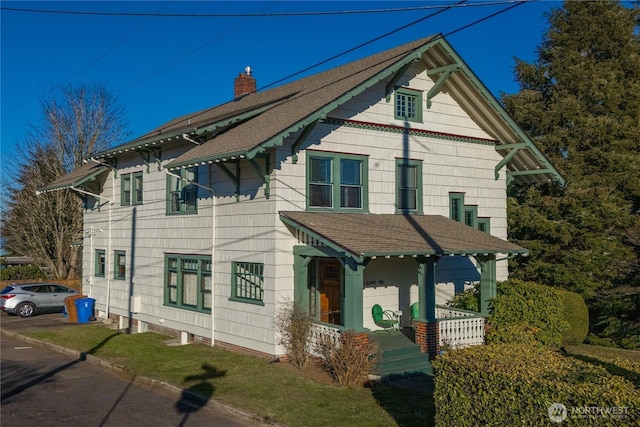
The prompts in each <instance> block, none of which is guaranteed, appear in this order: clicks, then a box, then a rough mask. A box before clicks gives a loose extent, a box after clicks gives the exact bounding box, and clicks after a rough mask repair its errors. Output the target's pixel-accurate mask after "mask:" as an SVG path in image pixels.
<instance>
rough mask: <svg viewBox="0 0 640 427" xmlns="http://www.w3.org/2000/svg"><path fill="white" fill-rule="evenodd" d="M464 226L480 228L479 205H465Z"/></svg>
mask: <svg viewBox="0 0 640 427" xmlns="http://www.w3.org/2000/svg"><path fill="white" fill-rule="evenodd" d="M464 224H465V225H468V226H469V227H471V228H478V206H477V205H464Z"/></svg>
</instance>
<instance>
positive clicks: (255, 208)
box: [42, 35, 563, 356]
mask: <svg viewBox="0 0 640 427" xmlns="http://www.w3.org/2000/svg"><path fill="white" fill-rule="evenodd" d="M250 74H251V73H250V70H247V72H246V73H244V74H240V75H239V76H238V77H237V78H236V81H235V90H236V97H235V99H233V100H231V101H229V102H227V103H225V104H222V105H219V106H216V107H212V108H209V109H206V110H203V111H199V112H196V113H193V114H188V115H185V116H183V117H179V118H177V119H175V120H173V121H170V122H168V123H165V124H163V125H161V126H159V127H157V128H156V129H154V130H152V131H151V132H149V133H147V134H146V135H143V136H141V137H139V138H136V139H134V140H133V141H130V142H127V143H124V144H122V145H118V146H114V147H113V148H110V149H108V150H106V151H103V152H100V153H95V154H94V155H93V156H92V157H91V158H89V159H87V162H86V164H85V165H84V166H83V167H81V168H79V169H77V170H76V171H73V172H72V173H70V174H69V175H67V176H65V177H63V178H61V179H60V180H58V181H56V182H54V183H51V184H50V185H48V186H47V187H45V188H43V189H42V191H54V190H62V189H72V190H75V191H77V192H78V193H79V194H80V195H82V196H83V198H84V203H85V207H86V211H85V216H84V225H85V230H86V231H87V234H86V237H85V239H84V251H83V290H84V293H85V294H87V295H89V296H91V297H92V298H95V300H96V310H97V312H98V315H99V316H100V317H103V318H112V319H115V320H117V321H118V322H120V325H121V327H123V328H124V327H130V328H132V329H133V330H134V331H146V330H156V331H163V332H166V333H171V334H174V335H176V336H179V337H180V338H181V340H182V342H189V341H190V340H196V341H198V340H199V341H203V342H206V343H210V344H211V345H214V344H215V345H222V346H227V347H235V348H243V349H246V350H249V351H252V352H257V353H260V354H265V355H270V356H276V355H280V354H281V353H282V352H283V350H282V348H281V347H280V346H279V345H278V344H277V343H278V337H277V331H276V328H275V327H274V318H275V316H276V313H277V312H278V311H279V309H280V308H281V307H283V304H287V303H288V302H289V301H291V300H296V301H298V302H300V303H302V304H303V306H304V307H307V308H308V310H309V313H310V314H311V315H312V316H314V318H315V319H316V321H317V324H318V325H319V327H321V328H324V330H335V331H339V330H354V331H356V332H357V333H362V334H366V333H367V332H368V331H375V330H378V329H380V326H378V325H377V324H376V322H375V321H374V318H373V316H372V308H373V307H374V306H375V305H379V306H381V307H382V308H384V309H385V310H391V311H393V312H396V313H397V314H398V315H400V316H399V318H398V320H399V324H400V326H403V327H410V326H413V327H414V329H415V341H416V342H417V343H418V344H419V345H420V347H421V348H422V350H423V351H424V352H429V351H430V352H432V353H433V352H434V351H435V350H436V349H437V346H438V345H441V344H442V335H443V333H444V332H443V330H442V329H441V327H442V325H444V324H445V320H443V316H447V315H451V313H450V312H447V311H446V310H443V309H442V310H441V309H439V307H438V304H443V303H444V302H446V301H447V300H449V299H450V298H451V297H452V296H453V295H454V294H455V293H456V292H460V291H462V290H463V289H465V287H467V286H470V285H473V284H476V283H479V284H480V307H481V314H487V313H488V310H489V306H488V302H489V300H490V298H492V297H493V296H494V295H495V289H496V288H495V285H496V281H497V280H504V279H506V278H507V275H508V272H507V259H508V258H509V257H513V256H518V255H526V253H527V250H526V249H525V248H521V247H519V246H517V245H514V244H512V243H509V242H508V241H506V238H507V207H506V199H507V197H506V189H507V186H508V184H509V183H510V182H511V181H512V180H516V181H519V182H523V183H538V182H545V181H556V182H559V183H560V184H562V183H563V179H562V177H561V176H560V174H559V173H558V172H557V171H556V169H555V168H554V167H553V165H551V164H550V162H549V161H548V159H547V158H546V157H545V156H544V155H543V154H542V153H541V152H540V151H539V150H538V149H537V148H536V146H535V145H534V143H533V142H532V141H531V139H530V138H529V137H528V136H527V135H526V134H525V133H524V132H523V131H522V130H521V129H520V128H519V127H518V125H517V124H516V123H515V122H514V121H513V120H512V119H511V118H510V117H509V116H508V115H507V113H506V112H505V110H504V109H503V107H502V106H501V104H500V103H499V102H498V101H497V100H496V99H495V97H494V96H493V95H492V94H491V93H490V92H489V91H488V90H487V88H486V87H485V86H484V85H483V84H482V82H480V81H479V80H478V78H477V77H476V76H475V75H474V73H473V72H472V71H471V70H470V69H469V67H468V66H467V65H466V64H465V63H464V61H463V60H462V59H461V58H460V57H459V56H458V54H457V53H456V52H455V51H454V49H453V48H452V47H451V46H450V45H449V43H448V42H447V41H446V40H445V39H444V38H443V37H442V36H441V35H436V36H431V37H427V38H424V39H421V40H417V41H414V42H411V43H408V44H405V45H402V46H399V47H396V48H394V49H390V50H387V51H384V52H381V53H378V54H376V55H372V56H369V57H366V58H363V59H360V60H358V61H355V62H351V63H348V64H345V65H342V66H339V67H336V68H333V69H330V70H328V71H324V72H321V73H318V74H315V75H312V76H309V77H305V78H302V79H300V80H297V81H294V82H292V83H288V84H285V85H282V86H280V87H276V88H273V89H270V90H266V91H256V81H255V79H254V78H253V76H252V75H250ZM412 306H413V307H414V312H413V315H410V313H411V312H412V310H411V307H412ZM439 310H440V311H439ZM400 312H401V313H400ZM446 313H448V314H446ZM465 315H468V313H465ZM480 329H481V326H480ZM454 332H455V331H454ZM448 333H453V332H452V331H449V332H448ZM457 333H458V334H462V335H464V334H466V333H467V332H464V331H462V332H461V330H458V331H457ZM474 333H475V332H474ZM481 333H482V332H481V331H480V334H481ZM463 338H464V337H463ZM481 338H482V337H480V339H481ZM438 339H440V341H439V342H438ZM434 340H435V341H434Z"/></svg>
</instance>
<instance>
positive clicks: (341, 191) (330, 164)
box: [307, 153, 368, 210]
mask: <svg viewBox="0 0 640 427" xmlns="http://www.w3.org/2000/svg"><path fill="white" fill-rule="evenodd" d="M366 184H367V158H366V157H365V156H357V155H349V154H333V153H322V154H320V153H318V154H316V153H310V154H309V160H308V162H307V195H308V197H307V203H308V207H309V208H326V209H332V210H366V209H367V197H368V196H367V188H366Z"/></svg>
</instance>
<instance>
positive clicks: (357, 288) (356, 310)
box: [342, 258, 364, 331]
mask: <svg viewBox="0 0 640 427" xmlns="http://www.w3.org/2000/svg"><path fill="white" fill-rule="evenodd" d="M349 260H351V261H353V259H352V258H349V259H347V260H345V261H346V262H345V265H344V269H343V271H344V286H343V291H344V297H343V300H342V311H343V314H342V324H343V325H344V327H345V328H347V329H353V330H356V331H357V330H362V329H364V325H363V318H364V316H363V314H364V313H363V310H362V307H363V305H364V302H363V301H364V265H362V264H361V263H355V262H349Z"/></svg>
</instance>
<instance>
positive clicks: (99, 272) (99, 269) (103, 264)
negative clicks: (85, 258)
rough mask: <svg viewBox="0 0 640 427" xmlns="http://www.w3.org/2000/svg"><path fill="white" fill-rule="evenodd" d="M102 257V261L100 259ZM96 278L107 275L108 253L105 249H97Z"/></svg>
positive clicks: (95, 260) (95, 259)
mask: <svg viewBox="0 0 640 427" xmlns="http://www.w3.org/2000/svg"><path fill="white" fill-rule="evenodd" d="M101 256H102V259H101V258H100V257H101ZM93 271H94V274H93V275H94V276H95V277H105V275H106V273H107V253H106V251H105V250H104V249H96V250H95V254H94V270H93Z"/></svg>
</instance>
